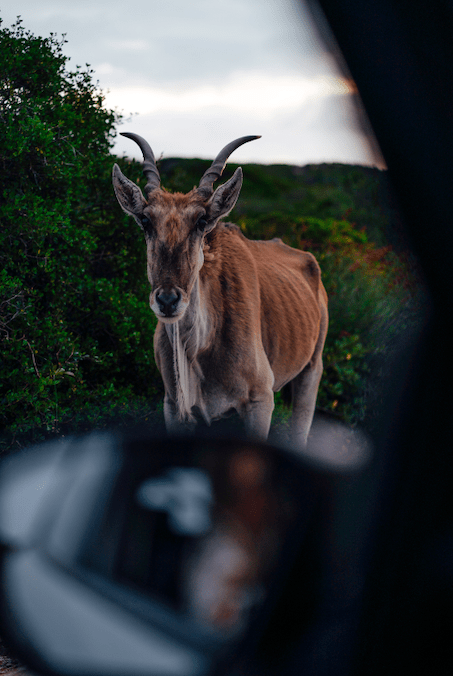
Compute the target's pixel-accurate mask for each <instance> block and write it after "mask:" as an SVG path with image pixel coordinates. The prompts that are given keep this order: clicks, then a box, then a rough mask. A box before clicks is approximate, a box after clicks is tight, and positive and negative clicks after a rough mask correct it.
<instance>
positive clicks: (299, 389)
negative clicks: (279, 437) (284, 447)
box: [291, 358, 323, 449]
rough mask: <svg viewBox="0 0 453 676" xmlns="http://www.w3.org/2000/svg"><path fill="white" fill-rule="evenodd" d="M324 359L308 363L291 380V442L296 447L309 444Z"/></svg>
mask: <svg viewBox="0 0 453 676" xmlns="http://www.w3.org/2000/svg"><path fill="white" fill-rule="evenodd" d="M322 368H323V367H322V359H321V358H319V359H318V360H317V361H316V362H315V363H314V364H308V365H307V366H306V367H305V368H304V370H303V371H301V372H300V373H299V374H298V375H297V376H296V377H295V378H294V380H292V381H291V388H292V400H293V413H292V417H291V443H292V445H293V446H294V448H296V449H297V448H304V447H305V446H306V445H307V439H308V433H309V432H310V427H311V423H312V421H313V415H314V412H315V406H316V398H317V395H318V387H319V382H320V380H321V376H322Z"/></svg>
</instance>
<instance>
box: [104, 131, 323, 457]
mask: <svg viewBox="0 0 453 676" xmlns="http://www.w3.org/2000/svg"><path fill="white" fill-rule="evenodd" d="M122 135H123V136H126V137H128V138H130V139H132V140H133V141H135V142H136V143H137V144H138V146H139V147H140V149H141V151H142V154H143V159H144V162H143V173H144V175H145V177H146V179H147V184H146V186H145V188H144V191H145V194H146V199H145V198H144V197H143V194H142V192H141V190H140V188H139V187H138V186H137V185H136V184H135V183H133V182H132V181H130V180H129V179H128V178H126V177H125V176H124V174H123V173H122V172H121V170H120V168H119V167H118V165H117V164H115V165H114V167H113V187H114V189H115V194H116V197H117V199H118V202H119V203H120V205H121V207H122V208H123V209H124V211H125V212H126V213H127V214H129V215H131V216H133V217H134V219H135V220H136V222H137V223H138V225H139V226H140V227H141V229H142V230H143V232H144V235H145V240H146V247H147V271H148V279H149V282H150V284H151V287H152V291H151V294H150V306H151V309H152V310H153V312H154V313H155V314H156V316H157V318H158V325H157V328H156V331H155V335H154V352H155V358H156V364H157V367H158V369H159V371H160V373H161V376H162V379H163V382H164V387H165V398H164V417H165V424H166V427H167V430H168V431H169V432H172V433H178V432H183V431H187V429H188V428H189V429H192V428H193V427H194V426H195V424H196V421H197V417H198V418H200V417H201V418H203V419H204V420H205V422H206V423H207V424H208V425H209V424H210V423H211V421H213V420H216V419H219V418H222V417H225V416H227V415H229V414H230V413H232V412H234V411H237V412H238V413H239V415H240V416H241V417H242V418H243V420H244V423H245V427H246V430H247V433H248V434H249V435H250V436H252V437H255V438H260V439H266V438H267V435H268V433H269V428H270V423H271V417H272V411H273V408H274V392H277V391H278V390H280V389H281V388H282V387H283V386H284V385H285V384H286V383H289V382H291V385H292V402H293V413H292V420H291V432H292V441H293V443H294V444H296V445H297V446H304V445H305V444H306V442H307V437H308V432H309V430H310V425H311V422H312V419H313V413H314V409H315V403H316V396H317V392H318V386H319V381H320V378H321V374H322V368H323V367H322V350H323V346H324V341H325V337H326V332H327V323H328V315H327V295H326V292H325V289H324V286H323V284H322V281H321V271H320V268H319V265H318V263H317V261H316V259H315V258H314V256H313V255H312V254H311V253H308V252H305V251H299V250H297V249H293V248H291V247H289V246H287V245H286V244H284V243H283V242H282V241H281V240H280V239H273V240H272V241H268V242H266V241H252V240H249V239H247V238H246V237H244V235H243V234H242V233H241V231H240V229H239V228H238V227H237V226H236V225H233V224H231V223H224V222H222V221H221V220H220V219H221V218H222V217H224V216H227V214H229V213H230V211H231V210H232V209H233V207H234V205H235V204H236V201H237V199H238V196H239V192H240V189H241V186H242V169H241V168H240V167H238V168H237V169H236V171H235V172H234V174H233V176H232V177H231V178H230V179H229V180H228V181H227V182H226V183H224V184H223V185H220V186H219V187H218V188H217V189H216V190H215V191H214V188H213V184H214V182H215V181H216V180H217V179H218V178H220V176H221V175H222V172H223V169H224V167H225V164H226V162H227V160H228V157H229V156H230V155H231V153H232V152H233V151H234V150H236V148H238V147H239V146H241V145H242V144H243V143H246V142H248V141H252V140H254V139H257V138H260V137H259V136H244V137H242V138H239V139H237V140H235V141H232V142H231V143H229V144H228V145H227V146H225V148H223V150H221V151H220V153H219V154H218V156H217V157H216V159H215V160H214V162H213V163H212V165H211V167H210V168H209V169H208V170H207V171H206V172H205V173H204V174H203V176H202V178H201V181H200V184H199V186H198V187H197V188H194V189H193V190H191V191H190V192H189V193H187V194H185V195H184V194H182V193H170V192H167V191H165V190H163V189H162V188H161V187H160V176H159V172H158V170H157V166H156V161H155V158H154V154H153V151H152V149H151V147H150V146H149V144H148V143H147V142H146V141H145V140H144V139H143V138H142V137H140V136H138V135H137V134H130V133H123V134H122Z"/></svg>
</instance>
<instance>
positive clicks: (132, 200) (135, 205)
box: [112, 164, 146, 216]
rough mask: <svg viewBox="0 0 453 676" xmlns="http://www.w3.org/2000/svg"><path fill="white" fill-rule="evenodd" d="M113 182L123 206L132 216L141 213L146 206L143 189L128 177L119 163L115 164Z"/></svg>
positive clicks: (117, 197)
mask: <svg viewBox="0 0 453 676" xmlns="http://www.w3.org/2000/svg"><path fill="white" fill-rule="evenodd" d="M112 182H113V189H114V190H115V195H116V199H117V200H118V202H119V203H120V206H121V208H122V209H124V211H125V212H126V213H127V214H129V215H130V216H139V215H141V214H142V213H143V209H144V208H145V207H146V200H145V198H144V197H143V195H142V191H141V190H140V188H139V187H138V185H136V184H135V183H133V182H132V181H130V180H129V179H128V178H126V176H125V175H124V174H123V172H122V171H121V169H120V168H119V166H118V165H117V164H114V165H113V171H112Z"/></svg>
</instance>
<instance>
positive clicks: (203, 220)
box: [197, 218, 208, 230]
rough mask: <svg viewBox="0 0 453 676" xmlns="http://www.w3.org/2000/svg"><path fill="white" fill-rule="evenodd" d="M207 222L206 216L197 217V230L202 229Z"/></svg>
mask: <svg viewBox="0 0 453 676" xmlns="http://www.w3.org/2000/svg"><path fill="white" fill-rule="evenodd" d="M207 224H208V221H207V220H206V218H199V219H198V221H197V228H198V229H199V230H204V228H205V227H206V226H207Z"/></svg>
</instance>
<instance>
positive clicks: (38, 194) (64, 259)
mask: <svg viewBox="0 0 453 676" xmlns="http://www.w3.org/2000/svg"><path fill="white" fill-rule="evenodd" d="M66 61H67V59H66V57H64V56H63V54H62V42H61V41H58V40H57V39H56V37H55V36H53V35H51V36H50V37H49V38H40V37H34V36H33V35H31V34H30V33H29V32H27V31H26V30H24V28H23V27H22V25H21V22H20V21H18V22H17V23H16V24H15V25H14V26H13V27H12V28H11V29H8V28H3V27H0V66H1V72H2V75H3V84H2V88H1V90H0V124H1V129H2V131H1V137H0V163H1V169H2V189H1V194H0V218H1V229H0V263H1V266H0V267H1V273H0V340H1V343H0V349H1V363H0V422H1V424H2V426H3V427H4V428H6V429H7V430H8V431H9V442H10V441H11V435H12V436H13V437H14V435H16V434H19V435H22V436H23V435H24V434H27V433H28V438H29V439H33V438H35V437H39V436H41V435H42V434H43V433H45V432H46V430H47V431H49V432H54V433H58V432H62V431H64V430H65V429H66V428H68V427H71V428H72V427H74V426H76V425H83V424H85V423H86V424H88V425H92V424H93V423H94V421H95V420H97V419H99V418H102V417H103V416H106V415H113V414H115V415H117V412H118V409H119V410H121V408H122V407H124V406H125V405H126V403H127V405H128V406H132V407H133V408H134V407H135V409H136V407H137V405H138V403H137V402H138V401H141V402H142V404H141V405H142V406H143V407H144V408H145V409H146V407H145V403H144V402H145V398H146V399H147V400H148V401H149V400H152V399H153V398H155V397H156V391H157V388H158V387H159V384H158V383H159V380H158V379H157V377H156V369H155V365H154V361H153V354H152V333H153V330H154V325H153V316H152V313H151V312H150V311H149V307H148V303H147V297H148V294H149V289H148V283H147V280H146V274H145V269H146V268H145V260H144V257H145V254H144V244H143V242H142V238H141V237H140V233H139V231H138V229H137V227H136V226H135V224H133V223H132V222H131V221H130V220H127V219H126V218H125V217H122V215H121V212H120V211H119V210H118V205H117V203H116V200H115V199H114V196H113V195H112V188H111V179H110V175H111V167H112V157H111V156H110V154H109V151H110V148H111V145H112V139H113V137H114V134H115V124H116V123H117V122H118V119H119V118H118V116H117V115H116V114H115V113H114V112H112V111H109V110H106V109H105V107H104V104H103V97H102V95H101V94H100V93H99V92H98V90H97V89H96V86H95V85H94V84H93V82H92V71H91V70H90V69H89V68H87V69H85V70H82V69H81V68H77V69H76V70H75V71H74V72H69V71H67V69H66ZM138 260H141V261H143V263H142V265H137V261H138Z"/></svg>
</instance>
